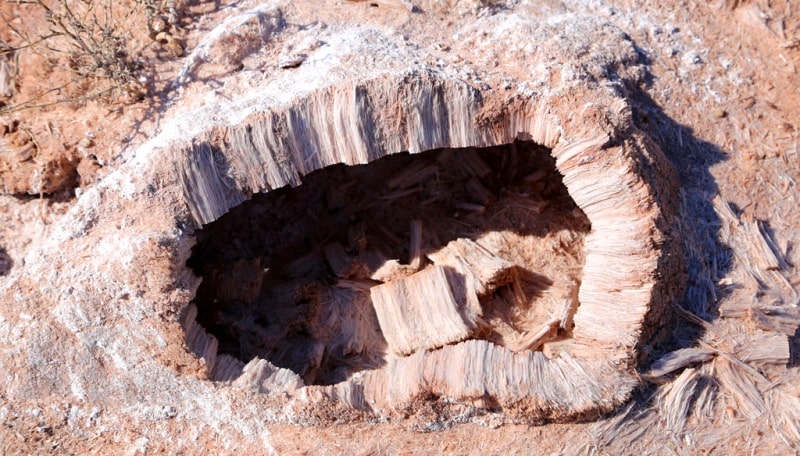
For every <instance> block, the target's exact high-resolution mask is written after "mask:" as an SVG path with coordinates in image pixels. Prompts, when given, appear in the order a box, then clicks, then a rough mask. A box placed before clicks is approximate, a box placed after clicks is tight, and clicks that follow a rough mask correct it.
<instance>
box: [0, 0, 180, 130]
mask: <svg viewBox="0 0 800 456" xmlns="http://www.w3.org/2000/svg"><path fill="white" fill-rule="evenodd" d="M17 7H18V8H20V10H19V11H20V17H21V18H22V23H21V24H19V23H17V24H16V25H15V21H13V20H12V19H11V18H9V17H7V16H6V15H5V14H2V12H0V23H2V24H3V25H4V26H5V27H7V29H8V30H9V31H10V32H11V37H12V38H14V40H15V42H14V44H13V45H11V46H9V48H8V49H7V52H8V53H17V54H20V53H23V52H32V53H34V54H36V55H38V56H39V57H41V58H43V59H44V60H45V61H46V62H57V64H58V65H63V66H64V67H66V68H68V69H69V70H70V72H71V73H72V77H70V78H69V79H68V80H67V81H58V82H54V81H47V83H46V87H45V88H44V90H43V91H42V92H41V93H39V94H37V95H34V96H31V97H30V98H28V99H27V100H21V101H20V100H17V101H16V103H13V104H11V105H9V106H8V107H6V108H4V109H0V114H2V113H3V112H10V111H14V110H19V109H27V108H31V107H42V106H48V105H51V104H55V103H61V102H71V101H84V100H88V99H94V98H104V99H106V100H107V101H113V102H120V101H121V102H125V101H139V100H141V99H142V98H143V97H144V96H145V95H146V94H147V92H148V90H149V87H150V84H151V82H152V69H151V68H148V65H147V64H146V61H145V60H144V59H143V58H142V57H141V56H140V52H139V51H140V49H137V48H136V45H137V42H136V40H135V39H134V33H133V32H134V31H136V30H148V31H149V32H150V34H151V37H150V38H152V39H155V34H154V33H153V30H152V27H151V25H152V24H153V23H154V22H163V21H162V20H161V18H162V17H163V16H165V15H167V14H168V13H174V12H175V2H168V1H166V0H164V1H158V0H135V1H134V2H132V3H130V2H119V1H115V0H69V1H68V0H57V1H56V0H31V1H27V2H20V4H18V5H17ZM42 18H44V22H45V23H46V27H41V26H39V25H38V24H39V23H41V22H42ZM166 27H169V25H166ZM139 47H141V45H140V46H139ZM65 91H66V93H68V94H69V95H67V96H64V95H63V93H64V92H65Z"/></svg>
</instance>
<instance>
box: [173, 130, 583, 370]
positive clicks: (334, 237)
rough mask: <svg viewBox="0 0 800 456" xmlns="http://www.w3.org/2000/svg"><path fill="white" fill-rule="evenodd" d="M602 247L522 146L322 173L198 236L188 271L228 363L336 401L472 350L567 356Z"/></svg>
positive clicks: (446, 152)
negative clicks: (283, 374)
mask: <svg viewBox="0 0 800 456" xmlns="http://www.w3.org/2000/svg"><path fill="white" fill-rule="evenodd" d="M588 232H589V221H588V219H587V218H586V216H585V215H584V214H583V212H581V211H580V209H578V208H577V206H576V205H575V203H574V201H572V199H571V198H570V197H569V194H568V192H567V190H566V188H565V187H564V185H563V183H562V182H561V175H560V174H559V173H558V172H557V171H556V169H555V163H554V160H553V159H552V157H551V156H550V154H549V151H548V150H547V149H545V148H543V147H540V146H537V145H536V144H534V143H532V142H516V143H513V144H509V145H505V146H498V147H490V148H484V149H472V148H469V149H439V150H434V151H428V152H424V153H421V154H415V155H409V154H397V155H392V156H388V157H384V158H381V159H379V160H377V161H374V162H371V163H369V164H366V165H358V166H350V167H348V166H345V165H334V166H330V167H327V168H324V169H322V170H319V171H315V172H313V173H311V174H310V175H308V176H306V177H305V178H303V183H302V184H301V185H300V186H299V187H296V188H291V187H285V188H281V189H278V190H274V191H271V192H269V193H266V194H259V195H255V196H254V197H253V198H252V199H251V200H249V201H247V202H244V203H242V204H241V205H239V206H237V207H236V208H234V209H233V210H231V211H230V212H229V213H228V214H226V215H224V216H222V217H221V218H220V219H219V220H217V221H215V222H212V223H210V224H209V225H207V226H206V227H204V228H203V229H201V230H198V231H197V232H196V237H197V245H196V246H195V247H194V249H193V254H192V257H191V258H190V259H189V261H188V265H189V266H190V267H191V268H192V269H193V270H194V272H195V274H197V275H198V276H201V277H203V282H202V284H201V285H200V288H199V289H198V291H197V295H196V297H195V300H194V304H195V305H196V306H197V309H198V315H197V321H198V322H199V323H200V324H201V325H202V326H203V327H204V328H205V329H206V331H208V332H209V333H210V334H211V335H213V336H214V337H216V338H217V340H218V342H219V348H218V350H219V353H223V354H227V355H230V356H233V357H234V358H236V359H238V360H240V361H242V362H244V363H247V362H250V361H251V360H253V359H254V358H260V359H264V360H267V361H269V362H270V363H271V364H273V365H274V366H277V367H279V368H286V369H290V370H291V371H293V372H295V373H296V374H297V375H299V376H300V377H301V378H302V379H303V381H304V383H305V384H307V385H309V384H322V385H330V384H335V383H338V382H341V381H344V380H347V379H348V378H350V377H351V376H352V375H353V374H354V373H356V372H360V371H362V370H369V369H379V368H381V367H382V366H385V365H386V363H387V359H388V358H391V357H397V356H408V355H411V354H413V353H415V352H416V351H419V350H435V349H438V348H440V347H442V346H444V345H447V344H455V343H458V342H461V341H463V340H468V339H483V340H486V341H489V342H491V343H493V344H495V345H497V346H500V347H506V348H509V349H511V350H513V351H514V352H522V351H524V350H536V349H544V351H545V353H548V352H553V351H554V350H557V349H558V347H560V346H564V345H566V344H568V343H569V339H570V334H571V330H572V316H573V314H574V312H575V310H576V305H577V286H578V283H579V282H580V271H581V269H582V267H583V248H582V246H583V237H584V236H585V234H586V233H588ZM426 293H427V294H426ZM427 323H429V324H427Z"/></svg>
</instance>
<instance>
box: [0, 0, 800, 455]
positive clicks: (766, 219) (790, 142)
mask: <svg viewBox="0 0 800 456" xmlns="http://www.w3.org/2000/svg"><path fill="white" fill-rule="evenodd" d="M223 3H225V2H194V3H192V2H188V3H187V4H185V5H183V9H182V11H183V13H182V16H181V17H180V18H179V26H174V29H173V30H172V33H173V34H174V36H176V37H177V38H178V39H179V44H180V46H186V47H187V48H190V47H191V46H192V44H193V43H196V42H197V40H198V37H199V36H200V35H201V34H202V33H203V31H205V30H207V29H208V24H209V23H213V22H214V21H215V15H216V14H222V13H220V12H219V11H221V10H222V9H223V6H224V5H223ZM321 3H324V5H323V6H319V8H320V13H319V14H320V16H325V15H353V16H354V17H364V18H365V20H370V21H383V22H389V23H394V24H396V25H397V27H399V28H402V27H403V26H404V19H403V18H404V17H405V16H404V15H403V14H400V13H398V11H399V10H398V9H397V7H396V6H393V3H399V2H390V1H382V2H376V3H375V5H377V6H370V5H369V4H368V2H366V3H365V2H333V1H329V2H321ZM412 3H413V0H412ZM445 3H446V2H443V3H442V5H443V6H441V8H440V9H439V10H434V11H430V10H429V11H425V10H422V11H420V12H418V13H416V14H418V15H421V16H417V17H416V18H415V19H414V20H415V21H416V22H415V24H416V25H415V27H420V25H419V24H423V25H422V27H425V25H424V24H426V23H429V27H430V29H429V30H427V31H426V32H425V33H430V34H431V35H432V36H435V34H436V30H435V29H436V22H435V21H434V20H433V19H434V18H438V19H441V18H442V17H444V18H446V17H447V15H448V14H450V13H449V9H448V8H449V7H447V6H446V5H445ZM449 3H452V4H453V5H452V6H453V8H455V7H456V6H458V5H457V4H458V3H459V2H458V1H451V2H449ZM460 3H461V5H460V6H459V7H460V8H463V7H464V5H463V4H464V3H470V2H464V1H462V2H460ZM472 3H474V4H475V5H476V7H475V8H476V9H475V11H478V10H479V9H480V8H479V7H480V6H481V5H479V3H481V2H472ZM482 3H495V4H497V3H502V2H482ZM508 3H513V4H515V5H516V4H521V5H523V6H524V5H526V4H527V3H533V2H522V1H520V2H511V1H509V2H508ZM495 7H496V6H495ZM536 7H537V8H539V7H540V8H543V9H546V10H549V11H552V12H553V14H564V13H570V12H574V13H581V14H592V15H597V16H600V17H602V18H604V19H605V20H607V21H608V22H610V23H612V24H615V25H616V26H618V27H619V28H621V29H622V30H624V31H626V32H627V33H629V34H630V36H631V38H632V39H633V40H634V42H635V43H636V45H637V46H638V47H639V48H640V49H641V52H642V55H643V56H644V57H645V58H646V60H647V63H648V70H649V77H648V78H647V81H646V83H645V84H644V85H643V86H642V87H641V88H639V89H638V90H637V91H636V92H635V93H631V94H628V96H629V98H630V99H632V100H633V102H634V111H635V116H636V119H637V122H638V124H639V126H640V128H642V129H644V130H645V131H647V132H648V133H649V134H650V135H651V137H652V138H653V139H654V140H655V141H656V142H657V143H658V144H659V146H660V147H661V148H662V150H663V151H664V153H665V154H666V155H667V157H668V158H669V159H670V160H671V162H672V163H673V165H674V166H675V167H676V169H677V170H678V173H679V176H680V179H681V184H682V192H681V198H682V200H681V205H682V217H683V221H684V224H683V227H682V231H683V232H682V235H683V237H684V239H685V241H684V249H685V254H686V256H687V269H688V274H689V284H688V291H687V295H686V298H685V300H684V302H683V303H682V309H683V310H676V313H677V314H678V315H679V316H678V317H677V318H676V319H675V322H674V323H673V324H672V326H671V327H670V328H669V330H668V333H669V337H667V339H666V341H665V342H663V343H659V344H657V345H653V346H649V347H646V350H645V352H644V353H643V356H642V361H643V366H642V369H641V372H642V373H643V374H645V373H647V371H648V365H649V363H650V362H652V361H653V360H655V359H658V358H659V357H660V356H662V355H663V354H665V353H667V352H669V351H672V350H675V349H679V348H688V347H697V348H701V349H705V350H708V352H710V353H713V355H712V357H713V358H714V360H713V361H706V362H702V363H696V364H694V365H693V366H692V367H691V369H690V370H685V371H683V372H684V373H682V374H680V375H678V374H679V373H680V371H678V372H676V373H675V374H674V375H667V376H664V377H660V378H658V379H648V378H647V377H646V376H643V379H642V384H641V388H640V389H639V390H638V392H637V393H636V395H635V397H634V399H633V400H632V401H631V403H630V404H629V405H628V406H626V407H623V408H622V409H621V410H619V411H618V412H616V413H614V414H611V415H609V416H603V417H596V419H595V420H592V421H589V422H586V423H578V424H550V425H544V426H538V427H528V426H510V425H506V426H502V427H499V428H493V427H492V426H481V425H477V424H472V423H468V424H460V425H455V426H452V427H449V428H447V429H443V430H440V431H437V432H428V433H423V432H416V431H414V430H410V429H408V428H406V427H404V426H402V424H368V423H364V424H348V425H336V426H328V427H323V428H300V427H293V426H288V425H282V426H274V427H271V428H269V429H268V433H269V442H270V445H271V446H272V447H273V449H274V450H275V451H276V452H277V453H279V454H433V453H441V454H533V453H538V454H798V452H800V443H799V442H800V428H799V427H798V424H797V423H798V420H800V336H799V335H798V332H797V325H796V321H797V319H798V315H799V314H800V312H798V309H797V305H798V301H799V298H798V292H799V291H800V275H798V272H797V271H798V265H800V251H798V248H797V240H798V239H800V211H798V203H800V201H799V200H798V195H799V194H800V191H799V190H798V188H797V181H798V180H799V179H800V150H798V147H799V146H798V136H800V132H799V131H798V130H799V129H800V120H799V119H800V91H798V87H800V76H798V73H797V69H798V66H800V5H798V4H797V3H796V2H792V1H791V0H780V1H767V0H759V1H741V2H740V1H734V0H729V1H716V2H703V3H700V2H689V1H675V0H668V1H664V2H643V1H633V0H630V1H628V0H623V1H616V2H615V1H607V0H596V1H588V0H587V1H564V2H558V1H550V0H549V1H545V2H541V5H537V6H536ZM30 8H32V6H30V5H25V4H21V5H20V4H17V3H15V2H5V3H3V4H2V5H0V11H2V13H3V14H4V16H5V17H7V18H10V24H12V25H14V27H16V28H20V29H21V30H27V31H28V32H29V33H35V32H36V31H37V30H40V29H41V28H42V27H43V26H44V19H43V17H35V16H33V15H30V11H31V10H30ZM136 14H138V15H139V16H136V15H134V16H133V18H132V19H131V20H134V19H138V20H144V19H146V17H147V13H146V12H145V11H143V10H142V11H139V12H137V13H136ZM426 17H429V18H430V19H431V20H430V21H429V22H426V19H425V18H426ZM23 18H24V19H25V20H23ZM7 25H8V23H6V24H0V39H2V40H3V41H5V42H10V43H14V42H15V41H14V40H15V38H14V33H13V32H12V30H11V28H10V27H7ZM566 32H567V33H568V32H569V31H566ZM131 34H132V38H131V43H132V44H131V46H132V47H133V48H135V49H137V52H138V54H137V55H138V56H140V57H141V59H142V61H143V62H146V63H145V65H146V69H147V70H148V71H147V74H148V75H150V76H149V77H150V80H148V81H147V83H146V84H145V85H144V87H141V88H139V89H131V90H123V91H117V92H113V93H110V94H108V95H103V96H99V97H94V98H90V99H85V95H87V94H89V95H91V94H92V93H95V92H92V90H93V86H91V84H90V85H89V86H81V85H80V84H78V85H77V86H71V87H69V88H66V89H64V90H63V91H59V92H54V93H49V94H47V95H46V96H44V97H42V98H41V102H38V101H37V102H36V103H33V104H46V105H47V106H43V107H29V106H27V105H26V106H19V103H22V102H24V101H26V100H28V99H31V98H34V97H37V96H38V94H41V93H42V90H43V87H45V88H46V87H52V86H53V85H52V84H58V83H64V82H65V81H68V80H69V79H70V78H72V77H73V73H72V72H70V71H69V69H68V66H66V65H63V62H61V63H62V64H59V62H57V61H53V60H52V59H50V60H48V58H47V57H46V56H43V55H30V54H23V53H19V55H18V60H16V62H17V66H18V71H17V73H18V74H17V77H16V80H15V86H14V88H13V91H12V93H11V94H10V96H7V97H4V95H3V94H2V93H0V100H2V101H3V103H4V106H2V107H0V114H2V115H0V141H2V142H0V192H2V193H0V282H1V281H2V280H3V277H4V276H7V275H8V274H9V273H10V272H11V271H12V270H13V269H14V268H17V267H21V266H22V265H23V264H24V256H25V252H26V251H27V249H29V248H30V246H31V245H34V244H35V243H37V242H40V241H41V240H43V239H45V238H46V236H47V234H48V226H49V225H50V224H51V223H52V222H53V221H54V220H56V219H57V218H58V217H59V215H61V214H63V213H64V212H65V211H66V210H68V209H69V207H70V206H71V204H72V203H73V202H74V201H75V197H76V195H77V194H80V192H81V189H82V188H86V187H89V186H91V185H92V184H93V182H95V181H96V179H98V178H100V177H102V176H103V175H105V174H107V173H108V172H110V171H112V170H113V169H115V167H117V166H119V164H120V163H123V162H124V161H125V160H126V159H127V158H128V157H129V156H130V153H131V150H132V149H133V147H134V146H135V145H136V144H138V143H141V142H142V141H143V140H144V139H145V138H146V137H147V136H148V134H149V132H152V131H153V130H154V129H155V128H156V127H157V124H158V120H159V113H160V112H162V110H163V104H164V103H165V101H166V100H168V99H169V85H168V83H167V82H165V81H170V80H172V79H173V76H174V74H175V72H176V71H177V68H179V67H180V64H181V63H180V56H179V55H177V54H180V52H177V51H176V50H175V49H174V44H172V43H174V41H169V40H166V39H162V40H161V41H158V40H154V39H152V38H151V37H150V36H148V33H147V31H146V30H142V29H135V28H132V30H131ZM17 43H18V41H17ZM170 46H172V47H170ZM15 58H16V57H15ZM48 84H49V85H48ZM59 97H62V98H59ZM63 98H69V99H70V100H69V101H67V102H58V103H53V102H54V101H59V100H62V99H63ZM51 103H52V104H51ZM23 108H25V109H23ZM4 144H11V145H13V146H14V148H13V150H14V151H20V150H23V151H27V152H23V155H24V154H28V155H30V156H28V155H24V156H21V157H20V156H14V157H12V156H11V152H10V150H11V149H10V148H8V149H6V150H5V151H4ZM28 144H32V145H33V147H27V146H26V145H28ZM26 147H27V148H26ZM15 153H17V152H15ZM32 176H39V177H36V179H34V178H32ZM41 176H44V177H41ZM764 248H766V249H767V251H766V253H765V251H764ZM769 252H771V254H769ZM3 305H8V306H13V303H3ZM774 336H778V337H785V338H788V340H789V344H790V352H789V354H788V360H787V359H786V357H782V356H779V354H775V353H770V350H771V349H772V347H771V346H770V345H769V342H768V341H769V340H774V339H769V338H770V337H774ZM765 341H766V342H765ZM764 344H766V346H765V345H764ZM759 349H760V350H759ZM775 350H777V348H776V349H775ZM754 352H758V353H754ZM765 352H766V353H765ZM743 359H744V361H742V360H743ZM776 360H777V361H776ZM737 363H743V364H742V365H740V364H737ZM731 366H739V367H741V372H744V374H735V373H734V374H732V373H731V372H733V369H734V368H732V367H731ZM686 372H689V375H686V374H685V373H686ZM737 372H738V371H737ZM731 378H733V380H731ZM686 382H689V383H691V384H692V388H688V389H686V388H685V386H686ZM686 391H693V392H697V394H693V395H691V396H689V397H683V396H682V394H685V392H686ZM54 402H56V400H55V399H54ZM682 407H685V408H682ZM42 410H44V411H45V412H43V411H42ZM63 415H64V416H62V417H59V416H56V415H55V414H54V412H53V410H52V407H49V405H48V404H47V403H35V404H33V403H26V404H15V403H8V402H7V401H6V399H5V397H4V395H3V394H2V392H1V391H0V421H2V426H0V449H1V451H2V452H3V453H4V454H24V453H51V452H56V453H67V454H69V453H87V452H91V451H95V452H99V453H106V454H108V453H129V454H137V453H138V452H139V451H140V450H141V452H143V453H148V454H149V453H167V454H170V453H173V450H172V449H171V448H170V446H169V438H165V439H164V441H162V442H149V443H148V442H143V441H142V440H141V439H140V438H139V436H138V435H137V434H136V430H135V429H119V430H110V431H109V432H107V433H104V434H100V435H99V436H94V437H93V439H92V440H91V441H89V440H87V439H86V438H84V437H81V436H79V435H75V434H73V433H71V432H70V430H69V426H68V419H67V418H66V416H67V415H68V411H66V410H65V411H63ZM175 432H176V433H180V432H182V431H181V429H180V426H179V425H177V424H176V426H175ZM224 439H225V436H224V435H204V436H203V437H201V438H199V440H198V441H197V442H196V444H197V448H198V451H199V449H200V448H206V449H208V450H209V451H211V452H213V450H214V448H217V447H218V442H219V441H220V440H224ZM221 446H222V445H220V447H221ZM241 449H242V450H243V451H245V452H246V453H253V454H258V453H267V452H268V451H267V449H266V448H265V447H264V446H262V445H261V444H258V445H256V444H255V443H252V442H250V443H244V442H243V443H242V445H241Z"/></svg>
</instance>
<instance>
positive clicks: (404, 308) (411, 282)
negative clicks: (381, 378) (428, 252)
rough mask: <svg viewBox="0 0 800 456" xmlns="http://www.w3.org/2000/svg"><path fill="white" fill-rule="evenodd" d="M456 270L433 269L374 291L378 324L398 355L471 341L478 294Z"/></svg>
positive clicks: (475, 325) (380, 286)
mask: <svg viewBox="0 0 800 456" xmlns="http://www.w3.org/2000/svg"><path fill="white" fill-rule="evenodd" d="M465 280H466V279H465V277H464V276H463V275H461V274H459V273H457V272H456V271H454V270H453V269H450V268H444V267H441V266H433V267H430V268H428V269H425V270H423V271H420V272H418V273H416V274H414V275H411V276H410V277H407V278H404V279H399V280H394V281H391V282H387V283H384V284H382V285H377V286H375V287H372V288H371V289H370V296H371V298H372V304H373V306H374V308H375V313H376V314H377V316H378V323H379V325H380V328H381V331H382V332H383V335H384V337H385V338H386V341H387V343H388V344H389V348H390V349H391V350H392V351H393V352H394V353H396V354H398V355H410V354H412V353H414V352H416V351H419V350H426V349H427V350H432V349H435V348H439V347H441V346H443V345H446V344H450V343H453V342H459V341H461V340H464V339H466V338H468V337H469V336H470V335H471V334H472V332H473V331H474V330H475V329H476V327H477V324H476V322H475V320H476V318H477V315H478V314H477V312H476V309H474V308H472V309H471V308H470V306H469V303H470V302H472V301H475V302H477V297H474V291H473V290H472V289H471V288H470V287H467V286H465V285H463V284H461V283H459V282H462V283H463V282H464V281H465Z"/></svg>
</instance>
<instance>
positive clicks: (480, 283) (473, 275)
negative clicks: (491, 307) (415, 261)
mask: <svg viewBox="0 0 800 456" xmlns="http://www.w3.org/2000/svg"><path fill="white" fill-rule="evenodd" d="M428 258H429V259H430V260H431V261H432V262H433V263H434V264H436V265H437V266H448V267H451V268H453V269H455V270H456V271H458V272H459V273H461V274H464V275H465V276H467V277H468V278H469V279H470V280H471V281H472V282H473V285H474V287H475V293H477V294H478V295H479V296H484V295H486V294H489V293H491V292H493V291H494V290H496V289H497V288H498V287H501V286H503V285H506V284H508V283H510V282H511V281H512V280H513V276H512V274H513V270H514V268H515V267H516V265H514V264H513V263H511V262H508V261H506V260H504V259H502V258H500V257H498V256H497V255H495V254H493V253H492V252H490V251H489V250H487V249H486V248H484V247H483V246H481V245H480V244H478V243H477V242H475V241H473V240H470V239H466V238H459V239H456V240H454V241H450V242H449V243H448V244H447V245H446V246H445V247H444V248H442V249H440V250H438V251H436V252H433V253H430V254H428Z"/></svg>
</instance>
